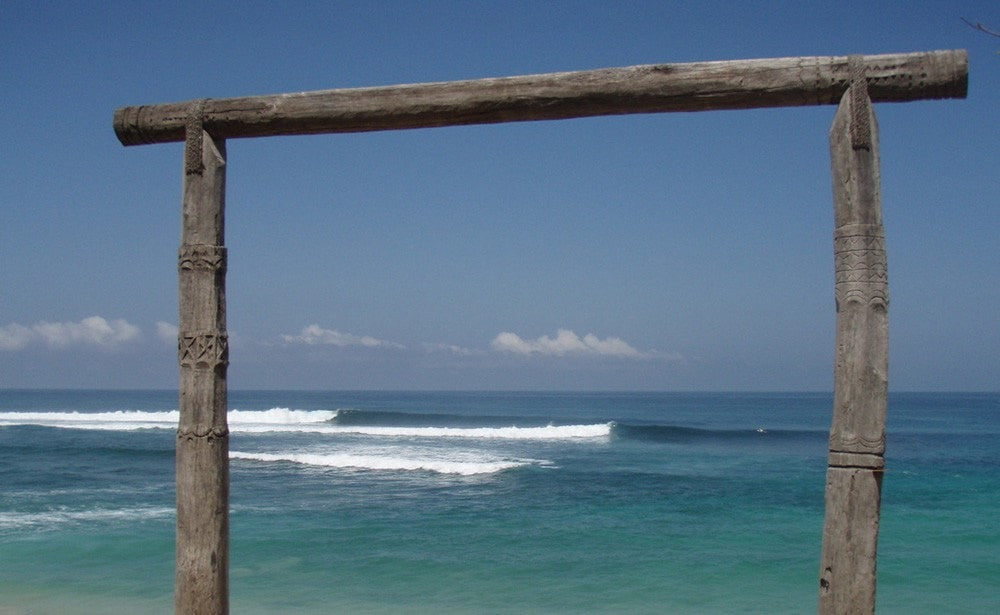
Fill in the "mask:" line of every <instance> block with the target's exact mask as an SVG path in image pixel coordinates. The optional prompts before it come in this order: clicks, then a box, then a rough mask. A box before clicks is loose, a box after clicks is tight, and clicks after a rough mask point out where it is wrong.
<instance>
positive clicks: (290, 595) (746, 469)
mask: <svg viewBox="0 0 1000 615" xmlns="http://www.w3.org/2000/svg"><path fill="white" fill-rule="evenodd" d="M229 407H230V408H231V410H230V417H229V421H230V430H231V437H230V450H231V496H230V497H231V516H230V524H231V530H230V539H231V547H230V601H231V610H232V612H233V613H249V614H257V613H261V614H262V613H269V614H270V613H283V614H301V613H454V614H458V613H510V614H515V613H516V614H531V613H808V612H815V610H816V605H817V601H818V573H819V556H820V548H821V540H822V529H823V496H824V493H823V491H824V483H825V472H826V444H827V437H828V430H829V425H830V416H831V408H832V394H828V393H458V392H441V393H430V392H413V393H404V392H302V391H231V392H230V395H229ZM176 424H177V393H176V391H56V390H51V391H49V390H45V391H18V390H4V391H0V613H2V614H4V615H7V614H22V613H24V614H28V613H30V614H33V615H36V614H46V613H53V614H56V613H59V614H62V613H95V614H96V613H101V614H114V613H130V614H132V613H170V612H172V609H173V565H174V523H175V517H174V440H175V429H176ZM886 466H887V471H886V474H885V481H884V485H883V493H882V496H883V500H882V524H881V533H880V538H879V563H878V570H879V577H878V611H879V612H880V613H906V614H915V613H935V614H937V613H998V612H1000V522H998V519H1000V393H968V394H962V393H954V394H953V393H894V394H891V395H890V399H889V419H888V444H887V454H886Z"/></svg>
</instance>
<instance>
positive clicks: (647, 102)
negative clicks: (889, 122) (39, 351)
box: [114, 50, 968, 145]
mask: <svg viewBox="0 0 1000 615" xmlns="http://www.w3.org/2000/svg"><path fill="white" fill-rule="evenodd" d="M863 63H864V66H865V71H866V74H867V77H868V80H869V93H870V96H871V98H872V100H874V101H876V102H900V101H908V100H918V99H925V98H960V97H964V96H965V93H966V88H967V81H968V58H967V55H966V52H965V51H960V50H959V51H933V52H923V53H905V54H886V55H871V56H863ZM849 83H850V66H849V60H848V57H847V56H828V57H798V58H775V59H762V60H733V61H720V62H694V63H687V64H655V65H645V66H632V67H627V68H608V69H602V70H592V71H581V72H569V73H553V74H546V75H526V76H519V77H505V78H497V79H480V80H474V81H453V82H446V83H424V84H415V85H398V86H388V87H373V88H359V89H342V90H324V91H317V92H302V93H297V94H278V95H269V96H250V97H246V98H226V99H208V100H205V101H195V102H196V103H197V104H203V111H204V122H205V127H206V128H207V129H208V130H209V132H211V133H212V134H213V135H214V136H215V137H216V138H222V139H228V138H234V137H262V136H273V135H292V134H318V133H337V132H365V131H374V130H398V129H406V128H424V127H432V126H454V125H463V124H490V123H499V122H519V121H530V120H552V119H565V118H574V117H586V116H596V115H620V114H628V113H654V112H668V111H707V110H714V109H747V108H756V107H781V106H802V105H826V104H837V102H838V101H839V100H840V96H841V95H842V94H843V93H844V90H845V89H846V88H847V86H848V84H849ZM192 104H193V103H192V102H179V103H168V104H158V105H148V106H135V107H124V108H121V109H118V110H117V111H115V116H114V126H115V132H116V133H117V134H118V138H119V140H120V141H121V142H122V143H123V144H125V145H138V144H142V143H163V142H169V141H183V140H184V138H185V126H186V122H187V119H188V117H189V115H190V110H191V107H192Z"/></svg>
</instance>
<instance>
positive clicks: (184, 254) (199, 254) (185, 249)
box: [177, 244, 226, 272]
mask: <svg viewBox="0 0 1000 615" xmlns="http://www.w3.org/2000/svg"><path fill="white" fill-rule="evenodd" d="M177 267H178V269H181V270H189V271H192V270H193V271H216V272H218V271H225V270H226V248H225V246H209V245H204V244H195V245H185V246H181V249H180V253H179V256H178V263H177Z"/></svg>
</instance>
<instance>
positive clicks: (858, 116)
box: [819, 58, 889, 615]
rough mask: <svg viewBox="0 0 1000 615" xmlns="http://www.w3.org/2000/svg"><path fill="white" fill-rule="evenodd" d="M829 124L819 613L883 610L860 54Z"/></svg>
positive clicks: (876, 309)
mask: <svg viewBox="0 0 1000 615" xmlns="http://www.w3.org/2000/svg"><path fill="white" fill-rule="evenodd" d="M851 64H852V69H853V70H852V73H853V75H852V81H851V85H850V87H849V88H848V90H847V92H845V93H844V95H843V97H842V98H841V101H840V106H839V107H838V108H837V113H836V115H835V117H834V120H833V127H832V128H831V129H830V155H831V158H832V166H833V200H834V220H835V230H834V261H835V269H836V301H837V338H836V340H837V343H836V365H835V368H834V408H833V425H832V427H831V429H830V453H829V461H828V465H829V467H828V468H827V477H826V521H825V524H824V528H823V552H822V556H821V566H820V598H819V612H820V613H822V614H824V615H826V614H831V615H832V614H834V613H838V614H839V613H872V612H874V610H875V555H876V547H877V542H878V528H879V508H880V504H881V493H882V472H883V469H884V460H883V455H884V453H885V415H886V399H887V393H888V369H889V360H888V346H889V327H888V318H887V316H888V306H889V292H888V278H887V276H886V259H885V237H884V234H883V230H882V197H881V189H880V184H881V181H880V176H879V150H878V127H877V124H876V120H875V114H874V111H873V110H872V105H871V100H870V99H869V97H868V88H867V83H866V80H865V76H864V70H863V65H862V63H861V61H860V59H854V58H852V63H851Z"/></svg>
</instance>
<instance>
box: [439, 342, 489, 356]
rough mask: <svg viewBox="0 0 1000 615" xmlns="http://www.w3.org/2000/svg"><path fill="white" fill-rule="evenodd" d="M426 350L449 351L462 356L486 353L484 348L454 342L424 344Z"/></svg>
mask: <svg viewBox="0 0 1000 615" xmlns="http://www.w3.org/2000/svg"><path fill="white" fill-rule="evenodd" d="M424 350H426V351H427V352H448V353H451V354H454V355H458V356H460V357H474V356H478V355H482V354H486V353H485V352H483V351H482V350H473V349H472V348H463V347H461V346H456V345H454V344H424Z"/></svg>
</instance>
